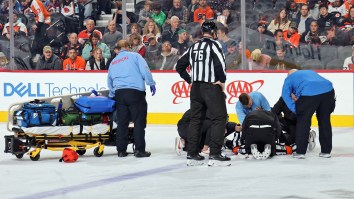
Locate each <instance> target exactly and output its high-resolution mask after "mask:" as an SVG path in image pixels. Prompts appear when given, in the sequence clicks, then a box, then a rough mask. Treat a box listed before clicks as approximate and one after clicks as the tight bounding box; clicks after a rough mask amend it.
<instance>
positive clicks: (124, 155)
mask: <svg viewBox="0 0 354 199" xmlns="http://www.w3.org/2000/svg"><path fill="white" fill-rule="evenodd" d="M127 156H128V153H127V152H126V151H119V152H118V157H120V158H122V157H127Z"/></svg>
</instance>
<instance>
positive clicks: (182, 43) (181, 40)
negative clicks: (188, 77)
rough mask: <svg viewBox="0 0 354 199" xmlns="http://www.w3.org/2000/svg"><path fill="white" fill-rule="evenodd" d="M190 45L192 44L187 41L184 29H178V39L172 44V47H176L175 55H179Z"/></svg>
mask: <svg viewBox="0 0 354 199" xmlns="http://www.w3.org/2000/svg"><path fill="white" fill-rule="evenodd" d="M191 45H192V44H191V43H190V42H189V41H188V35H187V32H186V30H184V29H180V30H179V31H178V41H176V42H174V43H173V44H172V47H173V48H176V49H177V55H179V56H181V55H182V54H183V53H184V52H186V51H187V49H188V47H189V46H191Z"/></svg>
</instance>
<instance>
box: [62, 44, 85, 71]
mask: <svg viewBox="0 0 354 199" xmlns="http://www.w3.org/2000/svg"><path fill="white" fill-rule="evenodd" d="M68 57H69V58H67V59H65V60H64V62H63V70H85V65H86V64H85V60H84V59H83V58H82V57H80V56H77V52H76V48H74V47H71V48H70V49H69V52H68Z"/></svg>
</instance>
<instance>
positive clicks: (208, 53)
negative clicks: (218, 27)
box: [176, 37, 226, 84]
mask: <svg viewBox="0 0 354 199" xmlns="http://www.w3.org/2000/svg"><path fill="white" fill-rule="evenodd" d="M188 66H190V67H191V75H189V74H188V72H187V70H186V69H187V67H188ZM176 71H177V72H178V73H179V75H180V76H181V77H182V78H183V79H184V80H185V81H186V82H188V83H189V84H190V83H192V82H207V83H214V82H217V81H220V82H221V83H225V81H226V72H225V56H224V53H223V51H222V48H221V44H220V43H219V42H218V41H216V40H213V39H211V38H207V37H204V38H202V39H201V40H200V41H198V42H197V43H195V44H193V45H192V46H191V47H189V48H188V50H187V51H186V52H185V53H184V54H183V55H182V56H181V57H180V59H179V60H178V62H177V65H176Z"/></svg>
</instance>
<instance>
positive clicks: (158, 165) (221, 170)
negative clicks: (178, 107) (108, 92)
mask: <svg viewBox="0 0 354 199" xmlns="http://www.w3.org/2000/svg"><path fill="white" fill-rule="evenodd" d="M0 129H1V133H2V135H1V141H0V148H1V149H2V150H3V149H4V138H3V136H4V135H12V133H11V132H7V130H6V127H5V124H1V125H0ZM315 130H316V131H317V129H315ZM317 132H318V131H317ZM176 136H177V132H176V127H175V126H172V125H163V126H162V125H148V127H147V129H146V142H147V150H148V151H151V152H152V156H151V157H150V158H141V159H138V158H135V157H134V156H133V155H129V156H128V157H126V158H118V157H117V153H116V150H115V147H106V148H105V151H104V155H103V156H102V157H99V158H98V157H95V156H94V155H93V149H89V150H88V151H87V152H86V154H85V155H84V156H80V157H79V160H78V161H77V162H76V163H63V162H59V161H58V160H59V158H60V157H61V152H54V151H48V150H42V152H41V158H40V159H39V161H36V162H34V161H31V160H30V159H29V157H28V156H27V155H25V156H24V157H23V158H22V159H17V158H16V157H15V156H13V155H11V154H5V153H2V154H1V155H0V198H1V199H7V198H30V199H32V198H33V199H37V198H65V199H67V198H75V199H77V198H117V199H125V198H131V199H136V198H149V199H158V198H164V199H165V198H193V199H195V198H202V199H208V198H211V199H219V198H257V199H258V198H260V199H263V198H270V199H275V198H287V199H292V198H301V199H320V198H321V199H323V198H335V199H337V198H354V128H334V129H333V151H332V158H330V159H325V158H320V157H318V153H319V152H320V146H319V143H318V133H317V138H316V142H317V145H316V148H315V150H314V151H312V152H309V153H307V154H306V159H304V160H298V159H293V158H292V156H289V155H288V156H276V157H273V158H271V159H268V160H263V161H260V160H255V159H241V158H240V157H238V156H232V159H233V160H232V165H231V166H230V167H208V166H196V167H187V166H186V158H185V156H183V155H182V156H177V155H176V153H175V151H174V139H175V137H176ZM129 150H130V151H132V149H131V145H130V146H129ZM225 153H226V154H231V152H230V151H226V152H225ZM205 163H207V161H205Z"/></svg>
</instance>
